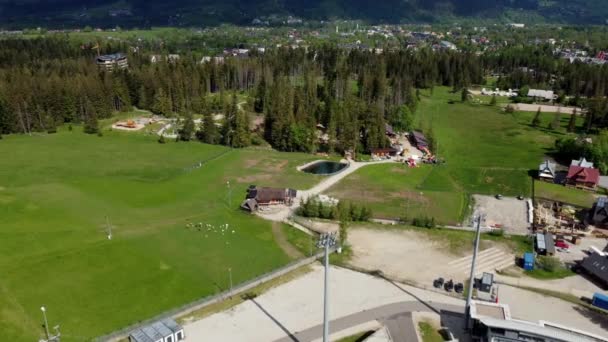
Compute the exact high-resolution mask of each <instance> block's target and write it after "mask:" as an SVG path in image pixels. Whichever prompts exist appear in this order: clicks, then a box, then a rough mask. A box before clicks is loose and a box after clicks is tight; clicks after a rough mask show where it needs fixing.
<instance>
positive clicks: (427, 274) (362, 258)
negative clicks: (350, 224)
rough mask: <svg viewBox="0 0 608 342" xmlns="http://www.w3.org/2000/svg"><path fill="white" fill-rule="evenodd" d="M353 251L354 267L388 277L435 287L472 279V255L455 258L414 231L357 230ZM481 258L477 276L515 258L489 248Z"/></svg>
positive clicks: (351, 241)
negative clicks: (440, 282) (437, 281)
mask: <svg viewBox="0 0 608 342" xmlns="http://www.w3.org/2000/svg"><path fill="white" fill-rule="evenodd" d="M348 243H349V244H350V246H351V249H352V251H353V256H352V259H351V260H350V264H352V265H353V266H355V267H358V268H361V269H366V270H369V271H373V270H382V272H383V273H384V274H385V275H387V276H388V277H391V278H394V279H400V280H402V281H408V282H415V283H417V284H419V285H422V286H431V285H432V283H433V280H434V279H436V278H438V277H444V278H445V279H446V280H447V279H454V281H456V282H463V281H464V280H465V279H466V278H467V277H468V275H469V272H470V265H471V254H472V247H471V252H470V253H465V254H461V255H454V254H451V253H449V252H447V251H446V247H445V246H443V244H442V243H440V242H436V241H433V240H430V239H429V238H428V237H427V236H426V235H425V234H424V233H418V232H415V231H410V230H380V229H366V228H356V229H351V230H349V233H348ZM486 246H487V247H489V248H487V249H486V250H483V251H482V252H481V253H480V255H479V259H478V260H479V261H478V264H477V269H476V271H477V272H476V273H478V274H481V273H482V272H484V271H486V272H488V271H490V272H491V271H493V270H494V269H495V268H496V267H499V268H500V266H505V267H506V266H510V265H511V264H513V260H514V258H513V256H512V255H511V254H509V253H507V252H505V251H503V250H502V249H501V248H500V247H499V246H492V245H489V244H486Z"/></svg>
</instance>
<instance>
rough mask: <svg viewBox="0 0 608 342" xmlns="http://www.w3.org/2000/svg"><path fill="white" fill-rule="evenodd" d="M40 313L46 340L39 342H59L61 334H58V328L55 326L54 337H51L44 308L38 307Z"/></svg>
mask: <svg viewBox="0 0 608 342" xmlns="http://www.w3.org/2000/svg"><path fill="white" fill-rule="evenodd" d="M40 311H42V318H43V319H44V333H45V335H46V340H44V339H41V340H40V341H39V342H59V338H60V337H61V333H60V332H59V326H55V327H54V329H55V335H51V334H50V333H49V322H48V320H47V319H46V308H45V307H44V306H41V307H40Z"/></svg>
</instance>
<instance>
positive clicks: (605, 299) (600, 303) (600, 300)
mask: <svg viewBox="0 0 608 342" xmlns="http://www.w3.org/2000/svg"><path fill="white" fill-rule="evenodd" d="M591 304H592V305H593V306H597V307H598V308H600V309H604V310H608V296H607V295H605V294H603V293H599V292H596V293H595V294H594V295H593V301H592V302H591Z"/></svg>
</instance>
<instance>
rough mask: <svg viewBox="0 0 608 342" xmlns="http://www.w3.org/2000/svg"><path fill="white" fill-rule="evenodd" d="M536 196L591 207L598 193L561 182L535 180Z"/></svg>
mask: <svg viewBox="0 0 608 342" xmlns="http://www.w3.org/2000/svg"><path fill="white" fill-rule="evenodd" d="M534 197H538V198H544V199H551V200H555V201H559V202H563V203H568V204H572V205H576V206H579V207H584V208H591V207H592V206H593V203H594V202H595V198H596V195H595V194H594V193H593V192H590V191H585V190H580V189H574V188H569V187H566V186H563V185H560V184H551V183H547V182H541V181H535V182H534Z"/></svg>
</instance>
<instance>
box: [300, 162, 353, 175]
mask: <svg viewBox="0 0 608 342" xmlns="http://www.w3.org/2000/svg"><path fill="white" fill-rule="evenodd" d="M347 166H348V164H345V163H337V162H331V161H320V162H317V163H314V164H312V165H308V166H307V167H305V168H303V169H302V171H304V172H307V173H312V174H315V175H331V174H334V173H337V172H340V171H342V170H343V169H344V168H346V167H347Z"/></svg>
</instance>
